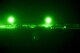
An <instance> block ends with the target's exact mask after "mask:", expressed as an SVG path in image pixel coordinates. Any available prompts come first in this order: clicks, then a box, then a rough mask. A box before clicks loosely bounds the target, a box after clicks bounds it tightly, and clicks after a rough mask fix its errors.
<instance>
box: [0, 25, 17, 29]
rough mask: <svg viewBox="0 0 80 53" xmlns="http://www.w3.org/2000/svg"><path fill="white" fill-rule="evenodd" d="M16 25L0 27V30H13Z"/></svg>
mask: <svg viewBox="0 0 80 53" xmlns="http://www.w3.org/2000/svg"><path fill="white" fill-rule="evenodd" d="M14 28H16V25H0V29H14Z"/></svg>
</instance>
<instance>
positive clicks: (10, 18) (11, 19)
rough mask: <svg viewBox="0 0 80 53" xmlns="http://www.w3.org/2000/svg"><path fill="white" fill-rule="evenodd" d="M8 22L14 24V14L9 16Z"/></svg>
mask: <svg viewBox="0 0 80 53" xmlns="http://www.w3.org/2000/svg"><path fill="white" fill-rule="evenodd" d="M8 22H9V23H11V24H13V23H14V17H12V16H11V17H9V18H8Z"/></svg>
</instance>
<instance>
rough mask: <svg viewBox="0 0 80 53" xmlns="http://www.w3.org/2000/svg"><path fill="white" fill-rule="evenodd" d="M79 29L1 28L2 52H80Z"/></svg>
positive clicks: (0, 42)
mask: <svg viewBox="0 0 80 53" xmlns="http://www.w3.org/2000/svg"><path fill="white" fill-rule="evenodd" d="M79 31H80V30H78V29H64V30H63V29H10V30H5V29H0V53H4V52H5V53H6V52H8V53H73V52H76V53H77V52H79V48H80V46H79V45H80V41H79V40H80V39H79V38H80V37H79Z"/></svg>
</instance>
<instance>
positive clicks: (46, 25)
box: [42, 24, 52, 28]
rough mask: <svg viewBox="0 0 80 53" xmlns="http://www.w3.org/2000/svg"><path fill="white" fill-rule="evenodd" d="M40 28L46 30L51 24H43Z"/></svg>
mask: <svg viewBox="0 0 80 53" xmlns="http://www.w3.org/2000/svg"><path fill="white" fill-rule="evenodd" d="M42 26H43V27H46V28H48V27H51V26H52V25H51V24H44V25H42Z"/></svg>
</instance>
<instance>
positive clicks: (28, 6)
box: [0, 0, 79, 24]
mask: <svg viewBox="0 0 80 53" xmlns="http://www.w3.org/2000/svg"><path fill="white" fill-rule="evenodd" d="M78 5H79V3H77V2H76V1H71V0H42V1H41V0H22V1H21V0H20V1H19V0H17V1H16V0H12V1H11V0H2V1H1V2H0V21H3V20H5V19H6V17H7V16H9V15H13V16H15V18H16V20H17V22H18V23H31V24H39V23H41V22H43V21H44V18H45V17H46V16H52V17H53V19H54V20H55V22H56V23H79V17H78V15H79V14H78V10H79V9H78V8H79V6H78Z"/></svg>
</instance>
